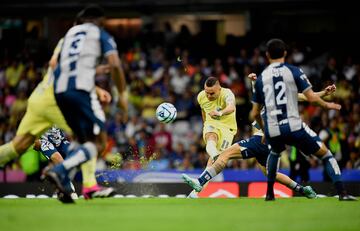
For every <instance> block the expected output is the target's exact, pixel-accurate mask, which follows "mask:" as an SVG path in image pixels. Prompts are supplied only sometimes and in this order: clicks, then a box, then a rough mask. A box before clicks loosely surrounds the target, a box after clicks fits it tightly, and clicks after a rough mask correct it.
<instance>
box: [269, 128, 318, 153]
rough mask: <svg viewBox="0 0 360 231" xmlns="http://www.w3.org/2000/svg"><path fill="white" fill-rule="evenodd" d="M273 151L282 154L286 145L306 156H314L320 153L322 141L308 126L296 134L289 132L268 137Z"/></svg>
mask: <svg viewBox="0 0 360 231" xmlns="http://www.w3.org/2000/svg"><path fill="white" fill-rule="evenodd" d="M267 141H268V143H269V144H270V146H271V150H272V151H274V152H276V153H281V152H282V151H284V150H285V145H292V146H295V147H296V148H297V149H299V150H300V151H301V152H302V153H303V154H305V155H312V154H315V153H316V152H318V151H319V149H320V148H321V145H322V141H321V139H320V138H319V136H318V135H317V134H316V133H315V132H314V131H313V130H311V128H309V127H308V126H307V125H305V124H303V127H302V128H301V129H300V130H298V131H295V132H288V133H286V134H281V135H280V136H276V137H267Z"/></svg>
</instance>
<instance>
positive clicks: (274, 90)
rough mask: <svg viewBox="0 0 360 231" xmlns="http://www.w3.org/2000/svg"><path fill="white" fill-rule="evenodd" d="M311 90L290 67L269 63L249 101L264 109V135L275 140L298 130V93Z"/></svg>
mask: <svg viewBox="0 0 360 231" xmlns="http://www.w3.org/2000/svg"><path fill="white" fill-rule="evenodd" d="M311 87H312V86H311V84H310V82H309V80H308V79H307V77H306V75H305V74H304V73H303V71H302V70H301V69H300V68H298V67H295V66H292V65H290V64H286V63H272V64H270V65H269V66H268V67H267V68H266V69H265V70H264V71H263V72H262V73H261V75H260V76H259V77H258V78H257V80H256V83H255V88H254V94H253V99H252V100H253V102H255V103H258V104H260V105H263V106H264V109H265V114H264V115H263V116H262V117H263V119H264V122H265V134H266V135H268V136H269V137H276V136H279V135H286V133H288V132H293V131H297V130H299V129H301V128H302V121H301V118H300V114H299V109H298V93H299V92H305V91H307V90H308V89H310V88H311Z"/></svg>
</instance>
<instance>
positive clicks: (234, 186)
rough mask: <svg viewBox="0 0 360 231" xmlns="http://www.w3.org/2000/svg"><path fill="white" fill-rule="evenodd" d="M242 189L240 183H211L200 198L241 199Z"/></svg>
mask: <svg viewBox="0 0 360 231" xmlns="http://www.w3.org/2000/svg"><path fill="white" fill-rule="evenodd" d="M239 195H240V188H239V184H238V183H233V182H210V183H209V184H208V185H207V186H206V187H205V188H204V189H203V190H202V191H201V192H200V193H199V197H212V198H234V197H239Z"/></svg>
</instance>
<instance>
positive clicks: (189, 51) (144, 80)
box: [0, 27, 360, 170]
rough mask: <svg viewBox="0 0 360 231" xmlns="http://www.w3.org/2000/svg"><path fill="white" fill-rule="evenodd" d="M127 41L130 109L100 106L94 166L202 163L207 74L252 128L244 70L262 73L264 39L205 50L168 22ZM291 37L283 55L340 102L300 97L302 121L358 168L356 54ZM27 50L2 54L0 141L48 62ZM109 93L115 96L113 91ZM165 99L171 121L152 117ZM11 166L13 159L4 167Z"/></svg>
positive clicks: (123, 51) (238, 164)
mask: <svg viewBox="0 0 360 231" xmlns="http://www.w3.org/2000/svg"><path fill="white" fill-rule="evenodd" d="M265 40H266V39H265ZM265 40H264V41H265ZM132 41H135V42H127V43H122V41H120V42H119V41H118V45H119V52H120V56H121V59H122V61H123V65H124V70H125V72H126V77H127V84H128V95H129V113H128V115H127V116H124V114H123V113H122V112H121V111H120V110H119V109H118V108H117V106H116V102H112V103H110V104H109V105H103V106H104V109H105V112H106V116H107V132H108V135H109V138H108V143H107V148H106V151H105V152H104V153H103V154H102V159H101V160H100V161H99V166H98V167H99V168H120V169H143V168H148V169H153V170H164V169H179V170H187V169H194V168H204V167H205V166H206V163H207V154H206V153H205V149H204V143H203V140H202V120H201V111H200V108H199V107H198V105H197V103H196V95H197V93H198V92H200V91H201V90H202V88H203V85H204V81H205V79H206V78H207V77H209V76H215V77H217V78H218V79H219V80H220V82H221V85H222V86H223V87H228V88H230V89H231V90H232V91H233V92H234V94H235V96H236V107H237V111H236V113H237V122H238V127H239V129H238V134H237V135H236V138H235V139H236V140H239V139H245V138H247V137H249V136H250V135H251V126H250V124H251V123H250V121H249V120H248V114H249V111H250V109H251V102H250V96H251V82H250V80H249V79H247V75H248V74H249V73H251V72H255V73H257V74H260V73H261V71H262V70H263V68H264V67H265V66H266V65H267V63H266V58H265V54H264V44H263V43H261V42H260V43H258V44H254V45H253V44H246V43H245V44H244V46H243V47H242V48H241V47H240V49H239V50H236V51H234V50H232V51H231V52H228V50H229V49H227V50H226V51H222V52H218V53H209V52H202V51H203V50H201V49H199V47H198V46H197V44H199V43H201V42H204V43H206V42H205V40H204V38H202V37H201V36H195V35H191V34H190V33H189V32H188V31H187V30H186V27H183V28H182V30H181V32H180V33H175V32H173V31H171V29H170V30H166V31H163V32H157V33H154V32H148V31H147V32H146V31H145V30H144V31H143V32H142V34H140V35H138V37H137V38H135V39H134V38H133V39H132ZM25 44H26V43H25ZM288 44H291V47H289V54H288V56H287V62H289V63H293V64H295V65H298V66H301V67H302V69H303V70H304V72H305V73H306V74H307V76H308V77H309V79H310V81H311V82H312V84H313V88H314V90H315V91H319V90H321V89H322V88H323V87H325V86H326V85H328V84H331V83H334V84H336V87H337V90H336V93H335V95H334V96H333V97H334V98H335V101H337V102H339V103H340V104H341V105H342V106H343V107H342V109H341V111H340V112H336V111H325V110H321V109H320V108H318V107H315V106H312V105H309V104H306V103H301V107H300V109H301V113H302V115H303V120H304V121H305V122H306V123H308V124H310V126H311V127H312V128H313V130H314V131H316V132H318V133H319V134H320V138H321V139H323V140H324V141H325V143H326V144H327V145H328V147H329V149H330V150H331V151H332V153H334V155H335V158H336V159H337V160H338V162H339V165H340V167H341V168H347V169H360V151H359V150H360V63H359V60H356V58H355V57H353V56H352V54H341V55H337V54H336V53H335V54H334V55H333V54H331V53H329V52H322V53H314V52H313V50H311V49H309V47H307V46H300V45H298V44H299V43H298V42H297V41H292V42H290V43H288ZM204 46H205V45H204ZM205 49H206V48H205ZM211 51H213V50H211ZM215 51H216V50H215ZM32 52H34V51H31V50H30V49H29V47H26V46H24V50H22V52H20V53H18V54H17V55H8V54H5V53H4V54H1V55H2V56H1V59H0V121H1V122H0V144H3V143H5V142H8V141H9V140H11V138H12V137H13V136H14V135H15V132H16V128H17V126H18V123H19V121H20V119H21V118H22V115H23V113H24V111H25V110H26V103H27V97H28V96H29V95H30V93H31V91H32V90H33V89H34V88H35V86H36V85H37V83H38V82H39V81H40V80H41V79H42V76H43V75H44V72H45V70H46V68H47V63H46V61H45V60H39V58H38V57H39V56H36V55H34V54H36V51H35V53H34V54H32ZM37 52H40V51H37ZM47 52H49V51H47ZM40 57H42V56H40ZM97 84H98V85H99V86H101V87H103V88H105V89H107V90H109V91H110V92H112V93H113V94H115V91H114V89H112V87H113V85H112V83H111V80H110V78H109V77H108V76H105V75H103V76H97ZM113 99H114V100H113V101H116V100H115V99H116V96H115V95H114V96H113ZM164 101H166V102H171V103H173V104H174V105H175V107H176V108H177V110H178V115H177V119H176V121H175V122H174V123H172V124H166V125H165V124H161V123H159V122H158V121H157V120H156V117H155V110H156V107H157V106H158V105H159V104H160V103H162V102H164ZM288 154H290V150H289V151H288ZM288 157H289V155H283V156H282V162H281V163H282V167H284V168H288V167H289V160H288ZM308 161H309V162H310V166H311V167H313V168H316V167H318V166H319V165H320V162H319V161H317V160H316V159H308ZM13 167H14V164H13V165H12V166H8V168H13ZM228 167H230V168H240V169H247V168H254V167H256V166H255V164H254V163H253V162H251V161H244V160H242V161H232V162H231V164H230V166H228Z"/></svg>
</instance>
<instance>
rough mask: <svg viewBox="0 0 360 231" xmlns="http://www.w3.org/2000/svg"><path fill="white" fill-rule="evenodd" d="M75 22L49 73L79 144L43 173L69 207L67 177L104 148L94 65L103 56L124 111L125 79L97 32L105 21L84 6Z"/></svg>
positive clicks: (112, 49) (108, 42)
mask: <svg viewBox="0 0 360 231" xmlns="http://www.w3.org/2000/svg"><path fill="white" fill-rule="evenodd" d="M80 18H81V24H79V25H75V26H73V27H72V28H70V29H69V30H68V32H67V33H66V35H65V37H64V43H63V46H62V48H61V51H60V54H59V61H58V65H57V66H56V69H55V70H54V77H55V80H54V92H55V99H56V102H57V104H58V106H59V108H60V110H61V112H62V114H63V115H64V117H65V120H66V122H67V124H68V125H69V126H70V127H71V129H72V131H73V133H74V134H75V139H76V140H77V142H78V143H77V145H76V144H75V143H74V144H75V145H73V147H71V148H69V149H68V150H67V154H66V159H65V160H64V161H63V162H62V163H61V164H58V165H56V166H54V167H53V168H51V169H49V170H48V171H46V172H45V176H46V177H47V178H48V179H49V180H50V181H51V182H53V183H54V184H55V186H56V187H57V189H58V190H59V191H60V192H61V193H63V194H64V197H66V198H69V202H71V200H70V198H71V197H70V194H71V189H70V188H69V187H68V185H69V184H68V179H69V173H70V171H72V170H73V169H75V168H76V167H78V166H80V165H81V164H82V163H84V162H86V161H88V160H90V159H92V158H96V157H97V155H98V153H101V151H102V150H103V149H104V145H105V143H106V133H105V131H104V126H105V124H104V122H105V114H104V112H103V110H102V108H101V105H100V102H99V100H98V97H97V95H96V93H95V72H96V65H97V62H98V61H99V58H100V57H101V56H105V58H106V60H107V63H108V64H109V66H110V73H111V77H112V79H113V80H114V83H115V85H116V87H117V90H118V92H119V95H120V98H119V104H120V105H119V106H121V107H122V108H124V109H125V110H126V109H127V102H126V101H127V100H126V90H125V87H126V83H125V76H124V73H123V69H122V67H121V61H120V58H119V56H118V53H117V48H116V43H115V41H114V39H113V38H112V37H111V36H110V35H109V34H108V33H107V32H105V31H104V30H103V29H102V28H101V26H102V24H103V22H104V19H105V17H104V11H103V9H101V8H100V7H98V6H95V5H92V6H88V7H86V8H85V9H84V10H83V11H81V13H80ZM126 111H127V110H126Z"/></svg>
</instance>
